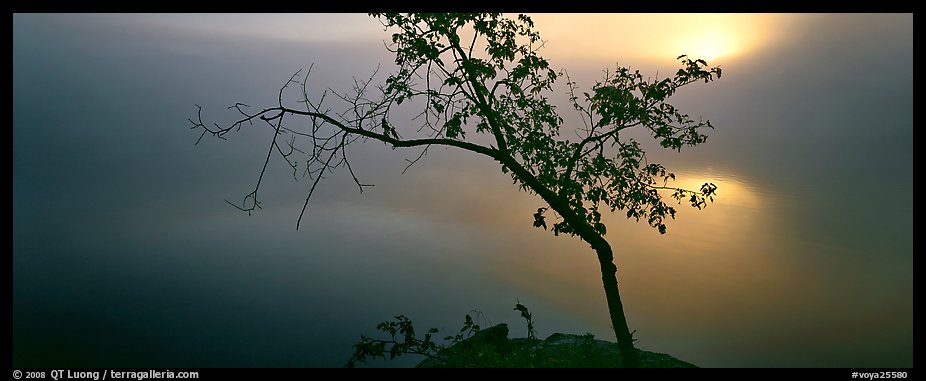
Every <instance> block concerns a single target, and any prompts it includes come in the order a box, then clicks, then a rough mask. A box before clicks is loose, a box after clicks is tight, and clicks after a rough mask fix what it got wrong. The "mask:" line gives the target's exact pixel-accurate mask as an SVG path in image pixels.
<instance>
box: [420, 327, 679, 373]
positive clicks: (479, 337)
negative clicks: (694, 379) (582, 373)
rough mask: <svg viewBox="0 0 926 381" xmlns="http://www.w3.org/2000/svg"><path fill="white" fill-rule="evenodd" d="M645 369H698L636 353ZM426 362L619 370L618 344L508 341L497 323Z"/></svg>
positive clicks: (585, 338) (577, 339) (578, 338)
mask: <svg viewBox="0 0 926 381" xmlns="http://www.w3.org/2000/svg"><path fill="white" fill-rule="evenodd" d="M637 351H638V352H639V353H640V359H641V361H642V366H643V367H644V368H697V366H695V365H693V364H691V363H688V362H685V361H682V360H679V359H677V358H675V357H672V356H670V355H667V354H665V353H657V352H649V351H644V350H639V349H638V350H637ZM438 356H439V357H440V360H438V359H431V358H429V359H426V360H424V361H422V362H421V363H419V364H418V365H417V367H418V368H445V367H478V368H612V367H618V368H619V367H621V366H622V363H621V359H620V352H619V350H618V348H617V344H616V343H613V342H610V341H605V340H598V339H595V338H594V337H593V336H591V335H571V334H563V333H554V334H552V335H550V336H549V337H547V338H546V339H544V340H539V339H527V338H515V339H509V338H508V325H507V324H498V325H495V326H492V327H490V328H487V329H484V330H482V331H479V332H478V333H476V334H475V335H473V336H472V337H470V338H468V339H466V340H464V341H462V342H460V343H458V344H456V345H454V346H452V347H450V348H448V349H446V350H444V351H442V352H440V353H439V354H438Z"/></svg>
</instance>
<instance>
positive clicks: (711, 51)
mask: <svg viewBox="0 0 926 381" xmlns="http://www.w3.org/2000/svg"><path fill="white" fill-rule="evenodd" d="M676 45H677V46H676V47H675V49H676V50H677V52H675V53H677V54H678V55H681V54H687V55H688V56H689V57H691V58H693V59H698V58H702V59H705V60H708V61H714V60H716V59H718V58H722V57H726V56H731V55H735V54H736V53H737V50H738V48H737V46H736V45H737V44H736V42H735V41H734V40H733V38H732V36H731V34H730V33H724V32H720V31H707V32H702V33H700V34H696V35H694V36H691V37H688V38H682V39H680V41H678V43H677V44H676Z"/></svg>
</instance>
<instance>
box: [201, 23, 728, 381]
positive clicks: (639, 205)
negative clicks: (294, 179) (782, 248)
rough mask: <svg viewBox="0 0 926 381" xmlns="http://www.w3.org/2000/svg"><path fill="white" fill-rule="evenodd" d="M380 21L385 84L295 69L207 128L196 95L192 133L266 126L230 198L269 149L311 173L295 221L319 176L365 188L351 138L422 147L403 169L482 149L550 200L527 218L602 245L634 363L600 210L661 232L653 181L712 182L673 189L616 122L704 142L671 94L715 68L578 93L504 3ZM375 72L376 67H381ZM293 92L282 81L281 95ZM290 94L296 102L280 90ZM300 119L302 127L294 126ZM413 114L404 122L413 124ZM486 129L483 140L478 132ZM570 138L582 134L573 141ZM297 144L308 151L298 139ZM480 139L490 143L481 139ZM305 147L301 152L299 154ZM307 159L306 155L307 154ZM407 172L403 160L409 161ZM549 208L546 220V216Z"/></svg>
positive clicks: (676, 145)
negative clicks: (260, 99)
mask: <svg viewBox="0 0 926 381" xmlns="http://www.w3.org/2000/svg"><path fill="white" fill-rule="evenodd" d="M371 16H373V17H375V18H377V19H378V20H380V22H381V23H382V24H383V26H384V27H385V28H386V29H387V30H390V29H391V30H393V31H394V33H393V34H392V36H391V43H390V44H387V49H388V50H389V51H390V52H391V53H393V54H394V55H395V64H396V65H397V67H398V69H397V71H395V72H394V73H392V74H390V75H389V76H388V78H386V80H385V82H384V83H381V84H373V79H374V77H375V76H376V73H374V74H373V76H371V77H370V79H368V80H359V81H358V80H355V81H354V85H353V88H352V90H351V91H349V92H346V93H338V92H335V91H332V90H325V91H324V92H323V93H322V95H321V96H319V97H317V98H316V99H312V98H311V97H310V96H309V91H308V78H309V73H310V72H311V67H310V68H309V70H308V72H307V73H306V74H305V75H301V73H296V74H295V75H293V76H292V77H291V78H290V79H289V81H287V83H286V84H285V85H284V86H283V87H282V88H281V89H280V92H279V98H278V103H277V104H276V105H273V106H270V107H266V108H262V109H260V110H257V111H252V109H250V107H249V106H247V105H245V104H242V103H236V104H235V105H233V106H231V107H229V109H234V110H235V111H236V112H237V113H239V114H240V118H238V119H237V120H236V121H234V122H232V123H230V124H228V125H226V126H224V127H223V126H219V125H218V124H212V125H208V124H206V123H204V122H203V120H202V108H201V107H199V106H197V108H198V112H197V117H196V120H195V121H194V120H193V119H190V122H191V123H192V124H193V127H192V128H194V129H201V130H202V134H201V135H200V136H199V139H198V140H197V143H199V141H200V140H201V139H202V138H203V137H204V136H205V135H207V134H209V135H213V136H215V137H219V138H224V136H225V135H227V134H228V133H229V132H231V131H233V130H239V129H240V128H241V127H243V126H245V125H252V124H254V123H266V124H267V125H269V126H270V127H271V128H272V130H273V137H272V139H271V140H270V144H269V147H268V148H267V156H266V159H265V160H264V163H263V167H262V168H261V171H260V175H259V176H258V179H257V184H256V186H255V187H254V190H253V191H252V192H250V193H248V194H247V195H246V196H245V197H244V198H243V200H242V201H241V204H240V205H238V204H235V203H231V202H229V203H230V204H232V205H234V206H235V207H237V208H239V209H241V210H243V211H246V212H248V213H251V212H252V211H254V210H255V209H258V208H260V201H259V198H258V192H259V190H260V184H261V181H262V179H263V175H264V172H265V170H266V168H267V165H268V163H269V161H270V158H271V157H272V156H274V153H275V152H276V153H277V154H278V155H279V156H281V157H282V158H283V159H284V160H285V161H286V162H287V163H288V164H289V165H290V166H291V167H292V169H293V172H294V175H295V174H296V172H297V171H299V169H300V166H302V167H303V168H302V171H304V173H305V174H307V175H308V176H309V177H310V178H311V179H312V180H313V183H312V186H311V188H310V190H309V192H308V195H307V196H306V199H305V203H304V204H303V206H302V211H301V212H300V214H299V219H298V220H297V223H296V226H297V229H298V227H299V224H300V223H301V221H302V217H303V215H304V213H305V210H306V207H307V205H308V202H309V200H310V199H311V197H312V194H313V193H314V191H315V189H316V187H317V185H318V184H319V181H320V180H321V179H322V178H323V175H324V174H326V173H328V172H330V171H333V170H335V169H337V168H346V170H347V171H348V172H349V173H350V175H351V176H352V178H353V180H354V182H355V183H356V185H357V187H358V188H359V189H360V191H361V193H362V192H363V190H364V188H365V187H368V186H370V185H369V184H364V183H361V182H360V180H359V179H358V178H357V176H356V175H355V174H354V170H353V167H352V165H351V162H350V160H349V159H348V158H349V156H348V148H349V147H350V146H351V145H352V144H354V143H356V142H358V141H367V140H370V139H373V140H376V141H379V142H383V143H385V144H387V145H390V146H392V147H403V148H415V147H417V148H420V149H421V151H420V153H419V154H418V156H417V157H416V158H415V159H414V160H410V163H409V166H411V165H413V164H414V163H415V162H417V161H418V160H420V159H421V158H422V157H423V156H424V155H425V154H426V153H427V150H428V147H430V146H448V147H456V148H459V149H463V150H467V151H470V152H474V153H477V154H480V155H483V156H486V157H488V158H490V159H492V160H494V161H496V162H498V163H499V164H500V166H501V170H502V172H505V173H508V174H510V176H511V178H512V179H513V180H514V182H515V183H516V184H518V185H519V186H520V188H521V189H523V190H526V191H528V192H531V193H533V194H536V195H538V196H539V197H540V198H541V199H542V200H543V202H544V203H545V205H543V206H541V207H539V208H538V209H537V212H536V213H534V215H533V226H535V227H541V228H543V229H549V230H551V231H552V232H553V234H555V235H559V234H561V233H563V234H568V235H572V236H577V237H579V238H580V239H582V240H583V241H585V242H586V243H588V244H589V245H590V246H591V247H592V249H594V250H595V252H596V253H597V256H598V261H599V263H600V268H601V277H602V282H603V286H604V290H605V295H606V298H607V304H608V310H609V313H610V317H611V324H612V327H613V329H614V333H615V335H616V337H617V341H618V344H619V346H620V352H621V357H622V358H623V363H624V364H625V366H637V365H638V364H639V358H638V354H637V352H636V350H635V348H634V346H633V341H634V339H633V337H632V334H631V332H630V330H629V328H628V326H627V320H626V319H625V316H624V308H623V305H622V303H621V298H620V294H619V292H618V282H617V275H616V271H617V268H616V266H615V265H614V260H613V252H612V249H611V245H610V244H609V243H608V241H607V240H606V239H605V238H604V236H605V233H606V231H607V230H606V227H605V225H604V223H603V222H602V221H601V216H602V210H605V211H608V210H610V211H611V212H614V211H616V210H620V211H622V212H625V213H626V216H627V218H633V219H635V220H637V221H639V220H640V219H645V220H646V222H647V223H648V224H649V225H650V226H652V227H654V228H656V229H658V230H659V232H660V233H665V232H666V225H665V220H666V217H671V218H674V217H675V213H676V210H675V208H674V207H672V206H670V205H667V204H666V203H665V202H664V201H663V197H662V193H660V191H661V190H663V191H667V192H666V193H670V194H671V197H672V198H674V199H675V200H676V201H677V202H678V203H679V204H680V203H681V202H683V201H684V202H686V203H690V204H691V205H692V206H693V207H696V208H698V209H700V208H702V207H703V206H705V204H706V201H707V200H711V201H713V196H714V194H715V192H716V189H717V188H716V186H714V185H713V184H711V183H707V184H704V185H703V186H702V187H701V189H698V190H689V189H682V188H678V187H672V186H669V185H668V184H669V181H671V180H674V179H675V175H674V174H673V173H670V172H667V171H666V169H665V168H664V167H663V166H662V165H660V164H657V163H652V162H649V161H648V160H647V158H646V153H645V152H644V151H643V150H642V148H641V146H640V144H639V143H638V142H637V141H635V140H634V139H632V138H628V137H622V136H621V132H622V131H624V130H627V129H631V128H635V127H636V128H637V129H646V130H647V131H648V132H649V134H651V135H652V137H653V138H654V139H656V140H657V141H658V142H659V143H660V144H661V146H662V147H665V148H669V149H674V150H679V151H680V150H681V148H682V147H684V146H693V145H696V144H699V143H703V142H704V141H705V140H706V138H707V136H706V135H704V134H703V133H702V131H703V130H704V129H705V128H713V127H712V126H711V124H710V122H708V121H695V120H693V119H692V118H691V117H689V116H688V115H686V114H682V113H680V112H679V111H678V110H677V109H676V108H675V107H673V106H672V105H670V104H668V103H666V99H668V98H669V97H670V96H672V95H673V94H674V93H675V92H676V90H678V89H679V88H680V87H682V86H685V85H688V84H691V83H694V82H696V81H704V82H710V81H711V80H713V78H714V76H715V75H716V76H717V77H718V78H719V77H720V74H721V70H720V68H719V67H713V68H708V67H707V63H706V62H705V61H703V60H700V59H697V60H692V59H689V58H687V57H686V56H684V55H683V56H680V57H678V59H679V60H680V62H681V68H680V69H679V70H678V71H677V72H676V73H675V75H674V76H671V77H668V78H664V79H661V80H660V79H649V78H644V77H643V76H642V75H641V74H640V73H639V71H631V70H630V69H628V68H624V67H617V68H616V69H615V70H613V71H606V72H605V75H604V78H603V79H602V80H600V81H598V82H596V83H595V84H594V86H592V87H591V88H590V90H589V91H587V92H581V91H580V89H579V88H578V86H577V84H576V83H575V82H572V81H571V80H570V79H569V76H568V74H567V73H566V72H565V71H557V70H554V69H553V68H551V67H550V64H549V62H548V61H547V60H546V59H544V58H542V57H541V56H540V55H538V51H539V50H540V48H541V47H542V46H543V41H542V40H541V39H540V35H539V33H538V32H537V31H535V30H534V29H533V26H534V24H533V22H532V21H531V19H530V18H529V17H528V16H524V15H520V16H518V17H517V18H516V19H508V18H505V17H503V16H501V15H499V14H407V15H404V14H379V13H375V14H371ZM377 71H378V70H377ZM562 78H565V80H566V87H565V91H567V92H568V95H569V103H570V106H571V108H572V109H574V110H575V111H577V112H578V114H579V115H580V116H581V120H582V126H566V125H565V123H564V120H563V118H562V117H560V115H559V114H558V112H557V109H556V107H554V105H553V104H551V101H550V99H549V98H548V95H550V94H551V93H552V92H553V85H554V83H555V82H556V81H557V80H558V79H562ZM287 90H289V92H287ZM293 92H295V93H296V97H297V102H296V104H298V105H297V106H291V105H289V104H290V103H289V102H286V101H285V99H286V97H287V95H290V94H292V93H293ZM329 97H333V98H337V99H339V100H340V101H343V102H346V103H345V104H346V107H345V109H344V110H341V111H339V112H334V111H331V110H330V109H328V108H326V107H327V106H326V100H329V101H330V99H331V98H329ZM400 107H409V108H414V109H415V110H416V111H417V110H420V113H419V114H418V116H417V118H415V119H414V120H413V121H412V122H400V123H397V122H395V119H396V117H394V115H393V111H394V110H397V109H399V108H400ZM297 119H302V120H303V121H302V122H300V123H299V124H295V123H290V122H291V121H292V122H295V121H296V120H297ZM410 123H411V124H410ZM480 136H484V137H480ZM570 136H578V138H575V139H570ZM297 141H299V142H305V143H306V144H307V148H306V147H303V148H299V147H300V146H299V145H298V144H297ZM480 141H488V142H490V143H488V144H485V143H483V144H480ZM300 155H304V158H303V160H296V158H297V157H299V156H300ZM303 163H304V164H303ZM406 169H407V168H406ZM549 216H552V217H553V219H554V222H553V223H552V226H550V224H548V221H547V218H548V217H549Z"/></svg>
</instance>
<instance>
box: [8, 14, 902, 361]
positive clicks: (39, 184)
mask: <svg viewBox="0 0 926 381" xmlns="http://www.w3.org/2000/svg"><path fill="white" fill-rule="evenodd" d="M533 18H534V21H535V23H536V27H537V30H539V31H540V32H541V35H542V36H543V38H544V39H545V40H546V41H547V42H546V45H545V49H544V51H543V55H544V56H545V57H547V58H548V59H549V60H550V61H551V64H552V65H553V66H555V67H561V68H566V69H568V71H569V74H570V76H571V77H572V78H573V79H574V80H576V81H577V82H579V83H580V86H584V87H585V88H589V87H591V85H592V84H593V83H594V80H596V79H598V78H600V77H601V74H602V70H604V69H606V68H614V67H615V65H622V66H631V67H633V68H638V69H640V70H641V72H644V73H646V74H647V75H652V76H658V75H659V73H674V71H675V70H677V67H676V66H677V63H676V61H675V57H676V56H678V55H679V54H689V55H691V56H693V57H694V56H700V57H703V58H705V59H708V60H709V62H710V63H711V64H719V65H720V66H721V67H722V68H723V70H724V71H723V73H724V76H723V78H722V79H721V80H719V81H716V82H713V83H711V84H698V85H697V86H694V85H693V86H692V87H691V88H686V89H683V91H680V92H679V93H678V94H677V95H676V96H675V99H674V101H673V104H675V105H676V106H678V107H679V108H680V109H682V110H683V111H685V112H687V113H689V114H692V115H699V116H703V117H705V118H707V119H710V120H711V121H712V124H713V125H715V126H716V129H715V130H713V131H711V132H710V138H709V139H708V141H707V143H705V144H703V145H701V146H698V147H696V148H693V149H690V150H683V151H682V152H681V153H676V152H672V151H660V150H659V149H658V148H657V147H656V146H655V145H652V144H651V145H650V146H647V147H648V149H649V150H651V151H649V154H650V155H652V156H651V157H653V158H656V159H658V160H660V162H662V163H663V164H665V165H666V166H667V167H668V168H670V169H671V170H674V171H675V172H676V173H677V174H678V175H679V179H680V181H682V182H683V183H684V184H699V183H700V182H703V181H714V182H716V183H717V184H718V185H719V186H720V188H719V190H718V199H717V202H716V203H715V204H713V205H711V206H709V207H708V208H707V209H706V210H704V211H697V210H693V209H690V208H679V209H680V214H679V217H678V219H677V220H675V221H672V222H671V223H669V224H668V225H669V232H668V234H666V235H664V236H660V235H659V234H658V232H655V230H654V229H652V228H649V227H647V226H646V224H644V223H633V222H632V221H627V220H625V219H623V218H622V217H621V216H620V215H614V216H606V217H605V220H606V222H607V223H608V227H609V229H608V231H609V234H608V239H609V241H610V242H611V244H612V246H614V247H615V253H616V263H617V266H618V268H619V273H618V276H619V279H620V280H621V287H622V289H621V290H622V295H623V297H624V304H625V308H626V309H627V312H628V319H629V323H630V326H631V329H637V331H638V334H637V337H639V338H640V339H641V341H640V342H638V345H640V346H641V347H642V348H644V349H647V350H652V351H656V352H665V353H669V354H672V355H674V356H676V357H678V358H681V359H683V360H686V361H691V362H693V363H695V364H698V365H701V366H710V367H864V366H877V367H894V366H901V367H907V366H912V359H913V352H912V342H913V340H912V332H913V323H912V321H913V320H912V319H913V315H912V314H913V312H912V311H913V292H912V288H913V259H912V258H913V218H912V216H913V212H912V207H913V202H912V199H913V198H912V194H913V146H912V138H913V115H912V111H913V74H912V66H913V65H912V64H913V33H912V32H913V17H912V14H786V15H780V14H758V15H756V14H694V15H692V14H685V15H671V14H594V15H586V14H568V15H562V14H538V15H533ZM388 33H389V32H387V31H384V28H383V27H382V25H380V24H379V23H378V22H377V21H376V20H374V19H372V18H369V17H368V16H366V15H362V14H325V15H318V14H286V15H278V14H215V15H210V14H14V16H13V225H14V226H13V270H12V276H13V286H14V288H13V309H12V310H13V362H14V366H16V367H25V366H40V367H54V366H62V367H68V366H87V367H96V366H129V367H134V366H139V367H146V366H156V367H177V366H193V367H201V366H202V367H208V366H245V367H248V366H269V367H314V366H325V367H330V366H340V365H342V364H343V362H344V361H346V359H347V357H348V356H349V355H350V353H351V347H350V345H351V344H352V343H354V342H356V340H357V339H358V338H359V335H360V334H368V335H369V334H374V333H375V332H374V327H375V325H376V323H378V322H379V321H382V320H385V319H388V318H390V317H391V316H395V315H398V314H405V315H408V316H409V317H411V318H412V319H413V320H414V321H415V322H416V324H420V326H421V327H424V326H429V327H430V326H435V327H439V328H442V329H443V330H444V331H454V330H455V329H457V328H458V327H459V325H460V324H461V323H462V316H463V315H464V314H466V313H470V312H471V311H474V310H477V311H479V312H480V314H479V316H480V317H481V318H482V319H485V320H486V321H487V322H492V323H497V322H508V323H509V326H511V327H512V334H513V335H518V334H520V333H521V332H520V331H519V330H518V329H519V328H523V327H522V326H521V325H519V324H520V323H521V322H520V321H518V320H519V318H518V316H517V314H516V313H515V312H513V311H511V308H512V307H513V305H514V303H515V301H516V300H519V301H520V302H522V303H524V304H526V305H527V306H528V307H530V308H531V311H532V312H533V313H534V316H535V321H536V322H537V325H538V329H539V330H540V331H541V335H540V336H543V337H545V336H546V335H548V334H550V333H553V332H574V333H584V332H591V333H594V334H595V335H596V336H598V337H601V338H608V337H610V335H611V333H610V328H609V326H608V320H607V309H606V306H605V303H604V298H603V292H602V291H601V285H600V279H599V277H598V276H597V275H596V274H597V263H596V261H595V258H594V256H593V255H591V251H590V250H588V248H587V246H586V245H583V244H581V242H578V241H577V240H575V239H571V238H563V237H553V236H552V235H551V234H549V233H547V232H544V231H542V230H538V229H532V228H531V227H530V223H531V222H532V219H531V214H532V213H533V211H535V210H536V208H537V207H539V206H542V205H540V200H538V199H535V198H533V197H532V196H530V195H529V194H527V193H524V192H519V191H518V190H517V188H516V187H514V186H512V185H511V182H510V179H509V178H508V177H507V176H506V175H504V174H502V173H500V171H499V170H498V168H497V166H496V165H494V164H493V163H491V162H488V161H486V160H483V158H481V157H476V156H473V155H467V154H466V153H465V152H459V151H455V150H433V151H432V152H429V154H428V155H427V156H426V158H425V160H422V161H421V162H420V163H419V164H417V165H416V166H415V167H412V169H410V170H409V171H408V172H407V173H406V174H404V175H403V174H402V170H403V168H404V167H405V164H406V162H405V159H413V158H414V157H415V156H416V155H417V153H418V152H417V151H401V150H391V149H388V148H385V147H383V146H382V145H377V144H373V143H368V144H364V145H360V146H357V148H356V149H355V151H354V152H353V153H352V155H354V157H353V159H352V160H353V163H355V164H354V165H355V170H356V171H357V172H358V176H360V177H361V180H363V181H364V182H368V183H373V184H376V186H375V187H373V188H370V189H367V191H365V192H364V193H363V194H362V195H361V194H359V193H358V192H357V190H356V186H355V185H353V184H352V182H351V180H350V177H349V176H348V175H347V174H344V173H339V174H334V175H332V176H331V177H330V178H328V179H326V181H325V182H324V183H322V184H321V185H320V187H319V190H318V191H317V193H316V194H315V195H314V196H313V199H312V203H311V204H310V207H309V210H308V211H307V214H306V217H305V219H304V220H303V227H302V228H300V229H299V230H298V231H297V230H296V229H295V222H296V219H297V218H298V213H299V209H300V207H301V205H302V201H303V200H304V197H305V192H306V191H307V189H308V187H309V186H310V183H309V182H307V181H305V180H300V181H294V180H293V176H292V174H291V172H290V173H287V169H288V168H287V167H286V166H285V164H283V163H282V162H280V161H278V160H276V161H272V162H271V165H270V168H269V169H268V171H267V175H266V180H265V182H264V184H263V186H262V192H263V193H262V194H263V198H264V204H263V206H264V208H263V209H262V210H260V211H258V212H257V213H255V214H254V215H251V216H248V215H246V214H243V213H241V212H239V211H237V210H236V209H234V208H232V207H231V206H229V205H228V204H227V203H226V202H225V200H226V199H228V200H240V197H241V196H243V195H244V194H246V193H247V192H249V191H250V190H251V189H252V188H253V186H254V182H255V181H256V176H257V175H258V173H259V170H260V165H261V164H262V160H263V157H264V155H266V151H265V144H266V142H267V141H268V139H269V135H268V134H267V130H265V129H264V130H262V129H258V128H251V129H242V131H241V132H238V133H235V134H233V135H230V136H229V140H228V141H221V140H217V139H208V138H207V139H204V140H203V142H202V143H201V144H199V145H196V146H194V144H193V143H194V142H195V141H196V138H197V137H198V136H199V135H198V133H196V132H195V131H191V130H190V129H189V122H188V121H187V118H190V117H193V116H194V115H195V112H196V106H195V105H197V104H198V105H200V106H202V107H203V116H204V118H206V119H207V120H216V121H223V120H225V121H227V120H230V118H231V117H232V115H230V114H229V111H228V110H226V107H227V106H229V105H232V104H234V103H235V102H239V101H240V102H244V103H248V104H252V105H269V104H272V102H274V101H275V99H276V96H277V94H278V91H279V88H280V86H281V85H282V84H283V83H285V81H286V79H288V78H289V76H290V75H292V73H294V72H296V71H297V70H299V69H303V68H307V67H308V66H310V65H313V64H314V66H313V71H312V75H311V77H310V78H311V83H312V85H313V91H315V90H317V89H323V88H326V87H331V88H334V89H338V90H345V89H347V88H348V85H349V84H350V83H351V81H352V78H355V77H357V78H364V77H367V76H369V75H370V74H371V73H373V71H374V70H376V68H377V67H378V66H379V67H380V68H381V71H385V72H388V71H390V70H392V66H391V63H392V57H391V56H390V55H389V53H388V52H387V51H386V50H385V48H384V42H383V41H385V40H388ZM663 75H664V74H663ZM316 94H317V93H316ZM556 96H559V97H563V94H562V93H560V94H558V95H554V97H556ZM554 99H555V98H554ZM559 99H564V98H559ZM566 119H567V121H569V120H574V119H570V116H569V115H566ZM681 317H684V318H681ZM413 363H414V361H413V360H412V359H405V360H402V361H399V362H397V363H378V364H377V365H378V366H407V365H411V364H413Z"/></svg>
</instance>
